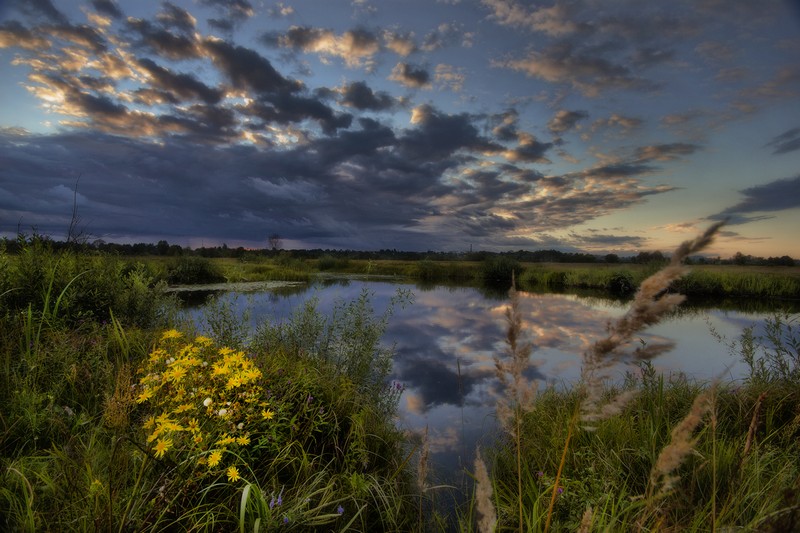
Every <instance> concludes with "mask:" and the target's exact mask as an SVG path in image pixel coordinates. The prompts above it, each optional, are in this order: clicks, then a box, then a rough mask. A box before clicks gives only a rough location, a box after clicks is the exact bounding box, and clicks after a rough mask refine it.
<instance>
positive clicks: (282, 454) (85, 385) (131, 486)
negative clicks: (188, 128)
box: [0, 242, 420, 531]
mask: <svg viewBox="0 0 800 533" xmlns="http://www.w3.org/2000/svg"><path fill="white" fill-rule="evenodd" d="M0 262H1V263H2V265H0V266H2V269H0V274H2V278H0V305H1V306H2V307H0V355H2V366H0V405H1V406H2V411H0V529H2V530H4V531H87V530H94V531H98V530H99V531H169V530H174V529H175V528H179V529H181V530H198V531H199V530H203V531H205V530H209V531H210V530H213V531H234V530H240V531H244V530H273V529H275V528H281V529H282V530H295V531H314V530H320V531H328V530H353V531H405V530H412V529H413V527H414V526H413V524H414V523H415V522H416V521H417V516H418V511H417V510H418V509H419V505H420V501H419V498H418V497H417V495H418V492H417V489H416V486H415V485H414V484H413V483H411V481H410V476H409V474H408V470H407V467H406V464H407V463H406V457H407V455H408V453H409V451H411V450H410V449H409V448H408V446H407V444H406V442H405V439H404V437H403V435H402V434H401V433H400V432H399V431H398V430H397V428H395V426H394V423H393V413H394V409H395V408H396V402H397V400H398V398H399V396H400V393H401V390H400V389H399V388H398V387H396V386H392V385H388V384H386V383H385V381H386V379H385V378H386V373H387V372H388V369H389V367H390V364H391V353H390V352H388V351H386V350H384V349H382V348H381V347H380V346H379V344H378V341H379V339H380V337H381V334H382V332H383V328H384V327H385V324H386V320H387V319H388V314H387V315H382V316H375V315H374V313H373V312H372V309H371V307H370V304H369V299H368V298H367V297H366V295H365V296H364V297H362V298H360V299H359V300H357V301H355V302H351V303H343V304H342V306H341V307H340V309H339V312H338V313H337V318H336V320H335V321H334V320H329V319H328V318H327V317H323V316H321V315H319V314H318V313H317V312H316V310H315V309H314V308H313V306H311V305H309V306H307V307H306V308H305V309H303V310H302V312H300V313H298V315H297V316H296V317H295V319H294V320H292V321H290V322H288V323H287V324H283V325H274V324H265V325H263V326H262V327H261V328H260V329H259V330H258V331H256V332H246V331H245V330H244V327H245V326H243V323H244V321H243V320H242V318H241V317H236V316H234V315H233V314H232V312H231V311H230V309H227V308H225V307H219V308H217V309H215V310H213V311H212V312H211V313H210V314H209V315H208V318H207V320H206V323H205V328H204V331H203V332H202V334H201V332H197V331H194V330H193V329H192V328H190V327H189V326H187V325H185V324H180V323H178V322H177V321H176V317H177V315H176V313H175V312H174V311H175V308H174V302H173V301H172V300H170V299H169V298H168V297H167V296H165V295H164V293H163V291H162V290H161V285H160V284H161V283H163V282H160V281H158V280H157V279H158V278H157V276H153V275H151V274H149V273H148V272H151V271H152V269H149V268H148V267H145V266H138V267H137V266H135V265H134V266H131V265H129V264H127V263H126V262H125V261H123V260H120V259H118V258H114V257H107V256H97V255H81V254H74V253H71V252H67V251H61V252H53V251H52V250H50V249H49V248H48V246H47V243H42V242H30V243H27V245H26V247H25V248H24V249H23V250H22V253H21V254H20V255H19V256H16V257H14V258H9V257H8V256H7V255H5V254H4V253H2V251H0ZM89 280H91V282H89ZM249 333H252V334H249ZM245 338H247V339H248V340H247V341H245Z"/></svg>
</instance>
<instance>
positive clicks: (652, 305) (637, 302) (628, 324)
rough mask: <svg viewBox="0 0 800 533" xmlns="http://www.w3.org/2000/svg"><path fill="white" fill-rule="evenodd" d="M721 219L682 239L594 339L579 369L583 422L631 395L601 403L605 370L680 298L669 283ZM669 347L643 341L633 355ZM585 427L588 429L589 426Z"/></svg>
mask: <svg viewBox="0 0 800 533" xmlns="http://www.w3.org/2000/svg"><path fill="white" fill-rule="evenodd" d="M724 223H725V222H724V221H722V222H718V223H716V224H713V225H712V226H711V227H709V228H708V229H707V230H706V231H705V232H704V233H703V234H702V235H699V236H698V237H696V238H694V239H692V240H688V241H684V242H683V243H681V244H680V246H678V248H677V249H676V250H675V252H674V253H673V254H672V259H671V261H670V263H669V265H667V266H666V267H664V268H663V269H661V270H659V271H658V272H656V273H655V274H653V275H652V276H650V277H649V278H647V279H646V280H644V281H643V282H642V284H641V286H640V287H639V290H638V291H637V292H636V295H635V296H634V299H633V302H632V303H631V307H630V309H628V312H627V313H625V315H624V316H622V317H621V318H619V319H618V320H616V321H615V322H613V323H611V324H609V326H608V335H607V336H606V337H605V338H603V339H600V340H599V341H597V342H595V344H594V346H592V348H591V349H590V350H589V351H587V352H586V353H585V354H584V357H583V366H582V369H581V378H582V380H583V383H584V387H585V390H586V399H585V400H584V402H583V404H582V406H581V420H582V421H583V422H588V423H590V424H591V423H592V422H597V421H599V420H603V419H605V418H608V417H610V416H614V415H615V414H618V413H619V412H621V410H622V409H623V408H624V407H625V405H626V404H627V402H628V401H630V400H631V399H632V398H633V394H632V393H626V394H625V395H623V396H622V397H618V398H616V399H615V400H612V401H611V402H607V403H606V404H605V405H603V402H602V393H603V380H604V378H606V377H607V372H608V370H609V369H610V368H611V367H612V366H613V365H614V364H616V363H617V362H619V361H620V359H621V358H622V357H623V356H624V355H625V352H624V351H623V349H624V348H625V346H627V345H628V344H629V343H630V342H631V340H632V339H633V337H634V335H636V334H637V333H638V332H640V331H642V330H643V329H645V328H646V327H647V326H651V325H653V324H656V323H658V321H659V320H661V318H662V317H663V316H664V315H665V314H667V313H668V312H670V311H672V310H673V309H675V308H676V307H677V306H678V305H679V304H680V303H681V302H683V300H684V296H683V295H681V294H670V293H668V292H667V291H668V289H669V287H670V284H672V282H673V281H675V280H676V279H678V278H680V277H681V276H683V275H684V274H685V273H686V271H687V269H686V267H685V266H683V264H682V262H683V260H684V259H686V258H687V257H688V256H689V255H691V254H693V253H696V252H699V251H700V250H702V249H703V248H705V247H706V246H708V245H709V244H711V242H712V240H713V238H714V235H715V234H716V233H717V231H718V230H719V228H720V227H721V226H722V225H723V224H724ZM671 348H672V344H671V343H670V344H667V343H663V344H649V345H643V346H640V347H639V348H637V349H636V350H634V351H633V353H632V355H633V357H634V358H635V359H637V360H649V359H652V358H653V357H656V356H658V355H660V354H662V353H664V352H666V351H668V350H670V349H671ZM586 429H591V426H589V427H587V428H586Z"/></svg>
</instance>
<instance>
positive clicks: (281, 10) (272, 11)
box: [267, 2, 294, 18]
mask: <svg viewBox="0 0 800 533" xmlns="http://www.w3.org/2000/svg"><path fill="white" fill-rule="evenodd" d="M267 14H268V15H269V16H270V17H271V18H282V17H288V16H290V15H292V14H294V8H293V7H292V6H287V5H286V4H284V3H283V2H277V3H276V4H275V5H274V6H271V7H270V8H269V9H268V10H267Z"/></svg>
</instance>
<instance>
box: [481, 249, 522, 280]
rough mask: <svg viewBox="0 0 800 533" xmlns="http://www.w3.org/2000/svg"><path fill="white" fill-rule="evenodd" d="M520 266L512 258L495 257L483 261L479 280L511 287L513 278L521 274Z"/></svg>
mask: <svg viewBox="0 0 800 533" xmlns="http://www.w3.org/2000/svg"><path fill="white" fill-rule="evenodd" d="M522 271H523V269H522V265H520V263H519V261H517V260H516V259H514V258H513V257H508V256H505V255H497V256H493V257H489V258H488V259H485V260H484V262H483V265H482V267H481V279H482V280H483V281H484V282H487V283H491V284H505V285H506V286H510V285H511V278H512V277H513V276H517V277H519V276H520V275H521V274H522Z"/></svg>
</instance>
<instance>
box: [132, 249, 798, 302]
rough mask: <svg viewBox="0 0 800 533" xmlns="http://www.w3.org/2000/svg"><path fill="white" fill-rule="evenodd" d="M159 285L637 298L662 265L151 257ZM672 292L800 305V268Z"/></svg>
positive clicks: (702, 280)
mask: <svg viewBox="0 0 800 533" xmlns="http://www.w3.org/2000/svg"><path fill="white" fill-rule="evenodd" d="M139 260H140V261H143V264H145V265H147V268H148V269H149V270H150V271H151V272H152V274H153V276H154V277H155V278H157V279H159V280H164V281H165V282H167V283H170V284H196V283H213V282H219V281H228V282H242V281H279V280H280V281H310V280H311V279H312V278H313V277H314V275H315V274H318V273H337V274H355V275H373V276H396V277H399V278H403V279H407V280H414V281H417V282H420V283H462V284H472V285H474V284H478V285H481V284H487V285H493V286H501V287H504V288H506V287H508V286H509V285H510V283H511V275H512V272H513V273H514V274H515V276H516V280H517V285H518V287H519V288H520V289H522V290H533V291H537V290H582V289H591V290H596V291H603V292H606V293H608V294H610V295H613V296H630V295H632V294H633V292H634V291H635V290H636V287H638V286H639V284H641V282H642V281H643V280H644V279H646V278H647V277H648V276H650V275H651V274H653V273H654V272H655V271H657V270H658V269H659V268H660V267H661V266H662V265H659V264H650V265H639V264H606V263H594V264H590V265H587V264H585V263H580V264H569V263H520V262H517V261H515V260H513V259H510V258H506V257H503V256H497V257H490V258H488V259H486V260H484V261H432V260H427V259H423V260H420V261H408V260H366V259H335V258H332V257H325V256H323V257H322V258H320V259H294V258H292V257H291V254H290V253H288V252H287V253H285V254H283V255H278V256H277V257H263V256H252V257H249V258H248V259H246V260H242V259H235V258H203V257H182V258H164V257H148V258H144V259H141V258H140V259H139ZM672 290H675V291H678V292H681V293H682V294H686V295H688V296H696V297H713V298H721V297H733V298H766V299H774V298H781V299H800V267H796V266H795V267H786V266H746V265H695V266H692V267H691V271H690V272H689V273H688V274H687V275H686V276H685V277H684V278H682V279H680V280H677V281H676V282H675V284H674V286H673V287H672Z"/></svg>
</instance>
